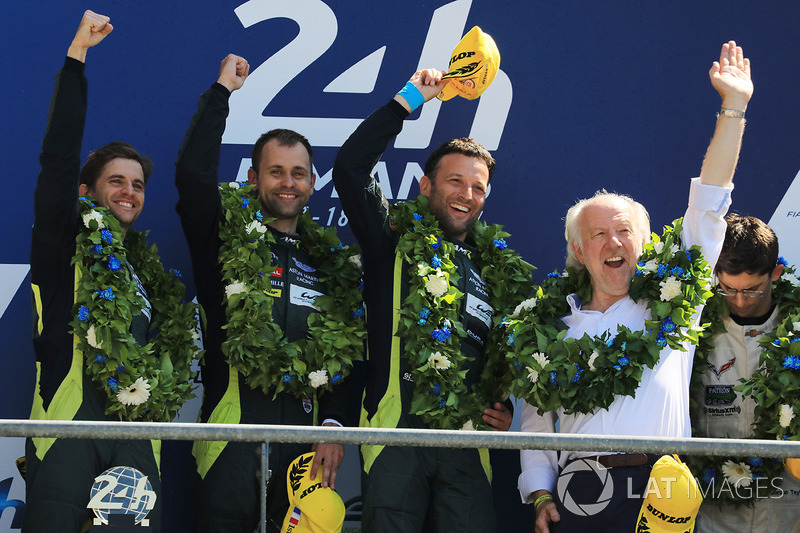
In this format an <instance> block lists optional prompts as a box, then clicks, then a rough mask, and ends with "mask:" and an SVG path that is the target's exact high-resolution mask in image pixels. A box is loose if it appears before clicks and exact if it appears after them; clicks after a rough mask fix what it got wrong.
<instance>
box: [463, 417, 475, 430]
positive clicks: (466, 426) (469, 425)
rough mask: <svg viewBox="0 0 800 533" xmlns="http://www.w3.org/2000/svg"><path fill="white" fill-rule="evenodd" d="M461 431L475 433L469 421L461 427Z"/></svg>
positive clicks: (473, 426)
mask: <svg viewBox="0 0 800 533" xmlns="http://www.w3.org/2000/svg"><path fill="white" fill-rule="evenodd" d="M461 431H475V425H474V424H473V423H472V420H471V419H470V420H467V421H466V422H464V425H463V426H461Z"/></svg>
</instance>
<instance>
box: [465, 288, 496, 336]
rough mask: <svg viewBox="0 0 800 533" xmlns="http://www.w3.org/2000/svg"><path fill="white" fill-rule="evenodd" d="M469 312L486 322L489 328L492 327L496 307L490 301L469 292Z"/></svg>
mask: <svg viewBox="0 0 800 533" xmlns="http://www.w3.org/2000/svg"><path fill="white" fill-rule="evenodd" d="M467 314H469V315H472V316H474V317H475V318H477V319H478V320H480V321H481V322H483V323H484V324H486V327H487V328H490V327H492V317H493V316H494V309H492V306H491V305H489V304H488V303H486V302H484V301H483V300H481V299H480V298H477V297H475V296H473V295H471V294H467Z"/></svg>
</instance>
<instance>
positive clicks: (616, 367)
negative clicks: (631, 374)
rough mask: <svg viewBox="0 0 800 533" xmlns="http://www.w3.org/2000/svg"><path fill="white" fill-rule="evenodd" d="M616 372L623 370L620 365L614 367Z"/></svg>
mask: <svg viewBox="0 0 800 533" xmlns="http://www.w3.org/2000/svg"><path fill="white" fill-rule="evenodd" d="M614 370H617V371H619V370H622V367H621V366H619V365H614Z"/></svg>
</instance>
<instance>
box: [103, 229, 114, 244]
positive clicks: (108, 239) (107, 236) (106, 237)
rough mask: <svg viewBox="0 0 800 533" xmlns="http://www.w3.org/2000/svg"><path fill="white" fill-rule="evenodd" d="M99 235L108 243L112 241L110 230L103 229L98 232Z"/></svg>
mask: <svg viewBox="0 0 800 533" xmlns="http://www.w3.org/2000/svg"><path fill="white" fill-rule="evenodd" d="M100 236H101V237H102V238H103V240H104V241H106V242H107V243H108V244H111V243H112V242H113V241H114V236H113V235H112V234H111V232H110V231H108V230H107V229H104V230H102V231H101V232H100Z"/></svg>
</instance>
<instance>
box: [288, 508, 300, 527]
mask: <svg viewBox="0 0 800 533" xmlns="http://www.w3.org/2000/svg"><path fill="white" fill-rule="evenodd" d="M289 523H290V524H292V525H293V526H297V525H299V524H300V509H299V508H297V507H295V508H294V511H292V516H290V517H289Z"/></svg>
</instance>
